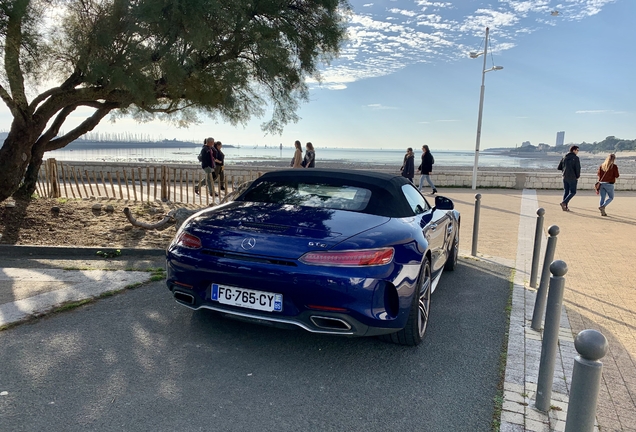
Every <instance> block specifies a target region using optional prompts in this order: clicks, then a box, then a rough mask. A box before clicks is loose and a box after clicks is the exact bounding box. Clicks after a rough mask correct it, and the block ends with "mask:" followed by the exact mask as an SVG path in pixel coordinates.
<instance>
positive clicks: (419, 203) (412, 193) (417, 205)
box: [402, 184, 431, 214]
mask: <svg viewBox="0 0 636 432" xmlns="http://www.w3.org/2000/svg"><path fill="white" fill-rule="evenodd" d="M402 192H404V196H405V197H406V200H407V201H408V202H409V205H410V206H411V209H412V210H413V213H415V214H420V213H425V212H427V211H428V210H430V208H431V206H429V205H428V203H427V202H426V200H425V199H424V197H423V196H422V194H420V193H419V192H418V190H417V189H415V186H413V185H411V184H405V185H403V186H402Z"/></svg>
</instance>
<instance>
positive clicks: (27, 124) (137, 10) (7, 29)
mask: <svg viewBox="0 0 636 432" xmlns="http://www.w3.org/2000/svg"><path fill="white" fill-rule="evenodd" d="M347 12H348V4H347V3H346V0H0V54H1V57H2V61H1V68H0V80H1V81H0V97H1V98H2V100H3V101H4V103H5V104H6V105H7V107H8V108H9V110H10V111H11V114H12V116H13V122H12V125H11V130H10V132H9V135H8V137H7V139H6V140H5V142H4V144H3V146H2V148H1V149H0V201H1V200H3V199H5V198H7V197H8V196H9V195H10V194H11V193H12V192H14V191H15V189H16V188H17V187H18V185H19V184H20V181H21V180H22V179H23V178H25V185H24V187H23V189H26V190H25V192H27V193H28V192H29V190H28V189H29V187H33V188H34V186H35V184H34V183H33V184H29V178H30V175H32V174H33V172H37V169H39V166H40V164H41V160H42V156H43V153H44V152H45V151H48V150H55V149H59V148H62V147H64V146H65V145H66V144H68V143H69V142H71V141H73V140H75V139H77V138H78V137H79V136H81V135H82V134H84V133H86V132H88V131H90V130H92V129H93V128H94V127H95V126H96V125H97V124H98V123H99V122H100V121H101V120H102V119H103V118H104V117H105V116H106V115H108V114H109V113H110V114H113V115H115V116H121V115H130V116H133V117H134V118H135V119H137V120H139V121H147V120H151V119H155V118H159V119H163V120H168V121H172V122H175V123H176V124H178V125H181V126H185V125H188V124H191V123H192V122H196V121H198V120H199V116H201V115H204V116H211V117H213V118H220V119H222V120H224V121H227V122H230V123H232V124H238V123H245V122H246V121H247V120H248V119H250V118H252V117H254V116H257V117H260V116H262V115H264V114H265V112H266V111H271V118H270V119H269V120H268V121H266V122H265V123H264V124H263V129H264V130H266V131H269V132H280V131H281V130H282V128H283V126H284V125H286V124H287V123H289V122H294V121H296V120H297V115H296V111H297V108H298V104H299V102H302V101H306V100H307V95H308V88H307V85H306V79H307V78H308V77H309V76H311V77H314V78H317V79H319V73H318V68H319V65H320V64H321V63H323V62H328V61H329V60H331V59H332V58H333V57H334V56H335V55H337V54H338V49H339V46H340V44H341V43H342V41H343V39H344V37H345V32H346V28H345V18H346V14H347ZM51 83H54V84H53V85H52V84H51ZM42 87H44V88H46V90H43V91H41V92H36V91H34V89H36V88H42ZM78 107H89V108H91V109H92V110H93V111H92V115H90V116H89V117H87V118H86V119H85V120H84V121H83V122H82V123H81V124H80V125H79V126H77V127H75V128H73V129H72V130H70V131H69V132H67V133H65V134H64V135H62V136H58V134H59V132H60V130H61V127H62V126H63V125H64V123H65V121H66V120H67V119H68V116H69V115H70V114H71V113H72V112H73V111H75V110H76V109H77V108H78ZM25 173H26V174H25ZM31 190H32V189H31Z"/></svg>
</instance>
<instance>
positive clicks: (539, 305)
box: [531, 225, 559, 331]
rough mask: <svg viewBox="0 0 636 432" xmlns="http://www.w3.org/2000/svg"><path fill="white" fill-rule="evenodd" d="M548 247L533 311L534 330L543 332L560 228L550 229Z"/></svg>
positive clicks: (553, 227)
mask: <svg viewBox="0 0 636 432" xmlns="http://www.w3.org/2000/svg"><path fill="white" fill-rule="evenodd" d="M548 234H550V237H548V246H546V248H545V257H544V259H543V271H542V272H541V281H540V282H539V289H538V290H537V297H536V299H535V301H534V310H533V311H532V325H531V327H532V329H533V330H537V331H539V330H541V322H542V321H543V315H544V314H545V301H546V297H547V296H548V280H549V279H548V277H549V276H550V263H551V262H552V260H554V251H555V249H556V243H557V237H556V236H557V235H559V227H558V226H556V225H552V226H551V227H550V228H548Z"/></svg>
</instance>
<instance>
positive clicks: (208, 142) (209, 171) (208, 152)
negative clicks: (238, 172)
mask: <svg viewBox="0 0 636 432" xmlns="http://www.w3.org/2000/svg"><path fill="white" fill-rule="evenodd" d="M199 160H200V161H201V168H202V169H203V171H204V172H205V176H204V177H203V179H202V180H201V181H200V182H199V184H198V185H197V186H195V187H194V193H195V194H197V195H199V191H200V190H201V188H202V187H203V186H205V185H207V187H208V192H209V193H210V196H214V192H213V191H212V184H213V179H212V176H213V174H214V166H215V164H214V138H211V137H210V138H206V139H205V140H204V141H203V148H202V149H201V153H200V154H199Z"/></svg>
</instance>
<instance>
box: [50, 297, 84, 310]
mask: <svg viewBox="0 0 636 432" xmlns="http://www.w3.org/2000/svg"><path fill="white" fill-rule="evenodd" d="M92 302H93V299H84V300H78V301H73V302H68V303H62V304H61V305H59V306H58V307H56V308H54V309H52V310H51V312H50V313H59V312H64V311H67V310H71V309H76V308H78V307H80V306H84V305H85V304H88V303H92Z"/></svg>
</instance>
